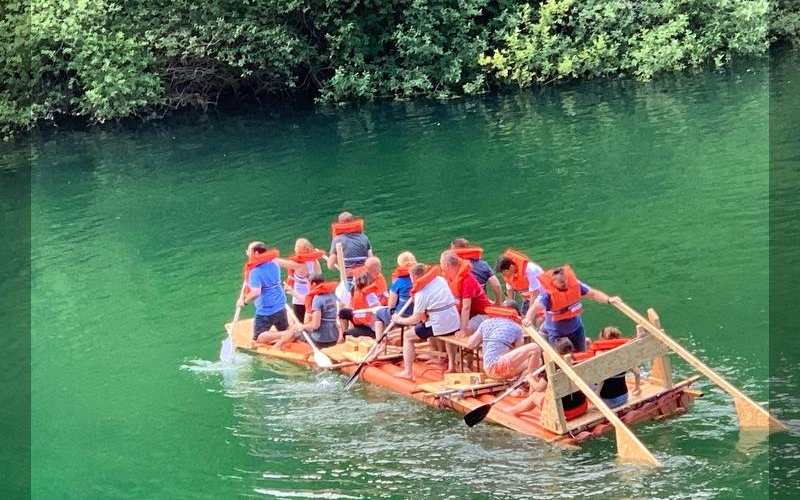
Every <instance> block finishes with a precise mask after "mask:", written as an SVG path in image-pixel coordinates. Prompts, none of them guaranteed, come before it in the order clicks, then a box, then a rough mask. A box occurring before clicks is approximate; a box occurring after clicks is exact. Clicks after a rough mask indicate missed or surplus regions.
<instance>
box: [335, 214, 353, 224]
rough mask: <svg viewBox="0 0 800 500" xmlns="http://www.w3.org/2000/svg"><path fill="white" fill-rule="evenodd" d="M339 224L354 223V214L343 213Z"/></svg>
mask: <svg viewBox="0 0 800 500" xmlns="http://www.w3.org/2000/svg"><path fill="white" fill-rule="evenodd" d="M337 221H338V222H353V214H351V213H350V212H342V213H340V214H339V217H338V219H337Z"/></svg>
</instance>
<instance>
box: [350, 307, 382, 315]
mask: <svg viewBox="0 0 800 500" xmlns="http://www.w3.org/2000/svg"><path fill="white" fill-rule="evenodd" d="M387 307H389V306H374V307H365V308H364V309H353V314H365V313H375V312H378V311H380V310H381V309H386V308H387Z"/></svg>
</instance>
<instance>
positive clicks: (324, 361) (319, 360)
mask: <svg viewBox="0 0 800 500" xmlns="http://www.w3.org/2000/svg"><path fill="white" fill-rule="evenodd" d="M314 362H315V363H316V364H317V366H319V367H320V368H330V367H331V366H333V361H331V358H329V357H328V356H326V355H325V353H324V352H322V351H320V350H315V351H314Z"/></svg>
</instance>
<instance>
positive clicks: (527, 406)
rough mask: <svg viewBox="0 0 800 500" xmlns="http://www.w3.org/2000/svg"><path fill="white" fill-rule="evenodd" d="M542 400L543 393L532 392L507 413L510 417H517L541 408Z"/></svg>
mask: <svg viewBox="0 0 800 500" xmlns="http://www.w3.org/2000/svg"><path fill="white" fill-rule="evenodd" d="M543 399H544V393H543V392H536V391H534V392H532V393H531V394H530V395H529V396H528V397H527V398H525V399H523V400H522V401H520V402H519V403H517V404H515V405H514V406H512V407H511V409H510V410H508V411H509V413H511V414H512V415H519V414H520V413H525V412H526V411H530V410H532V409H534V408H535V407H539V408H541V407H542V400H543Z"/></svg>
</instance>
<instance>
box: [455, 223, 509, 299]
mask: <svg viewBox="0 0 800 500" xmlns="http://www.w3.org/2000/svg"><path fill="white" fill-rule="evenodd" d="M450 250H452V251H453V252H455V254H456V255H458V256H459V257H460V258H462V259H467V260H468V261H469V262H470V264H472V274H473V276H475V278H477V279H478V283H480V285H481V286H482V287H483V288H484V289H485V288H486V285H487V284H488V286H489V288H491V289H492V295H493V296H494V305H496V306H499V305H500V302H501V301H502V300H503V293H502V291H501V288H500V280H499V279H497V276H495V275H494V271H492V266H490V265H489V263H488V262H486V261H485V260H483V258H482V257H483V248H481V247H478V246H472V245H470V244H469V241H467V240H466V239H464V238H456V239H454V240H453V241H451V242H450Z"/></svg>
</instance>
